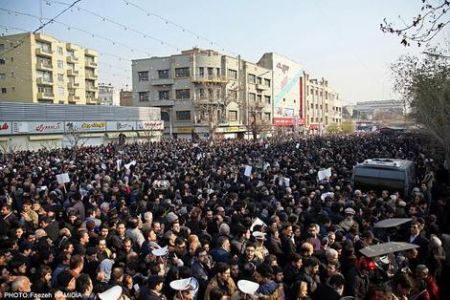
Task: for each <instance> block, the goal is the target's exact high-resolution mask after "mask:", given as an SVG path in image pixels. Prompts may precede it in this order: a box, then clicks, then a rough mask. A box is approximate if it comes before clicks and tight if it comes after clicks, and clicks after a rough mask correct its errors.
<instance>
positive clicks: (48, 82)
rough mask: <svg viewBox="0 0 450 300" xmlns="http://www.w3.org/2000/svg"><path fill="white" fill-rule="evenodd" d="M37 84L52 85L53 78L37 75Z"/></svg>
mask: <svg viewBox="0 0 450 300" xmlns="http://www.w3.org/2000/svg"><path fill="white" fill-rule="evenodd" d="M36 83H37V84H46V85H53V80H52V79H48V78H42V77H39V78H37V79H36Z"/></svg>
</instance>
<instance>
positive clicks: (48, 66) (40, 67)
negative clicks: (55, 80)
mask: <svg viewBox="0 0 450 300" xmlns="http://www.w3.org/2000/svg"><path fill="white" fill-rule="evenodd" d="M36 69H38V70H45V71H51V70H53V66H52V65H51V64H46V63H43V62H41V61H38V62H37V63H36Z"/></svg>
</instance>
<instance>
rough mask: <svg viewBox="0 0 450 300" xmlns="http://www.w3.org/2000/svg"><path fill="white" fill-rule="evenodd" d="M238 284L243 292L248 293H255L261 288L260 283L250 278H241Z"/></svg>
mask: <svg viewBox="0 0 450 300" xmlns="http://www.w3.org/2000/svg"><path fill="white" fill-rule="evenodd" d="M237 286H238V289H239V290H240V291H241V292H243V293H244V294H247V295H254V294H255V293H256V291H257V290H258V289H259V284H257V283H256V282H253V281H249V280H239V281H238V282H237Z"/></svg>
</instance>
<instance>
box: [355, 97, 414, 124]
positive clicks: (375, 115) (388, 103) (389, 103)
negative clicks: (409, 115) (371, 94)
mask: <svg viewBox="0 0 450 300" xmlns="http://www.w3.org/2000/svg"><path fill="white" fill-rule="evenodd" d="M405 113H406V105H405V102H404V101H402V100H375V101H361V102H356V105H355V106H354V107H353V112H352V117H353V118H354V119H358V120H374V119H380V120H382V119H387V118H393V117H400V118H401V117H403V116H404V114H405Z"/></svg>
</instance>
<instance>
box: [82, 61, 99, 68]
mask: <svg viewBox="0 0 450 300" xmlns="http://www.w3.org/2000/svg"><path fill="white" fill-rule="evenodd" d="M97 66H98V65H97V63H96V62H93V61H85V62H84V67H85V68H94V69H95V68H97Z"/></svg>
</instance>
